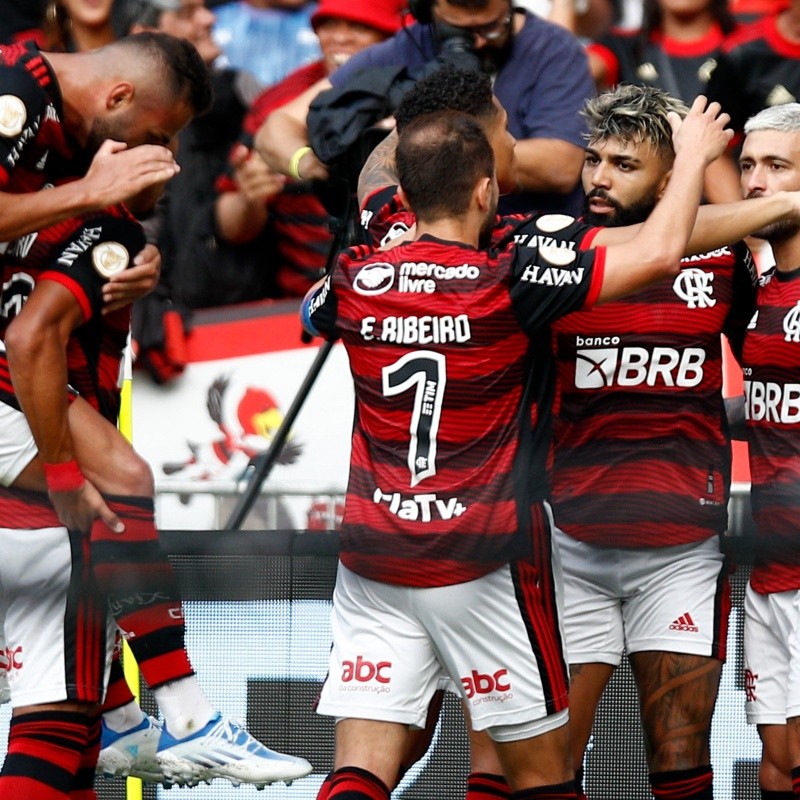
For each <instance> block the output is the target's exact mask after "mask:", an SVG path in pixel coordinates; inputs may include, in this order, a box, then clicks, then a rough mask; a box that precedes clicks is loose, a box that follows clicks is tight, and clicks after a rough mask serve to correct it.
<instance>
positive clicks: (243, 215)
mask: <svg viewBox="0 0 800 800" xmlns="http://www.w3.org/2000/svg"><path fill="white" fill-rule="evenodd" d="M311 24H312V25H313V26H314V30H315V31H316V32H317V36H318V37H319V42H320V47H321V49H322V58H321V59H320V60H319V61H316V62H314V63H313V64H310V65H308V66H306V67H301V68H300V69H298V70H296V71H295V72H293V73H292V74H291V75H289V76H288V77H286V78H285V79H284V80H283V81H281V82H280V83H278V84H277V85H276V86H273V87H271V88H270V89H267V90H266V91H264V92H263V93H262V94H260V95H259V96H258V97H257V98H256V100H255V102H254V103H253V105H252V107H251V108H250V111H249V112H248V114H247V116H246V117H245V120H244V124H243V126H242V130H243V137H242V139H241V140H240V142H239V143H238V144H237V145H236V146H235V147H234V149H233V150H232V152H231V164H230V166H231V170H230V171H229V173H227V174H226V175H225V176H223V177H222V178H221V179H220V180H219V181H218V182H217V188H218V190H219V191H220V195H219V197H218V198H217V202H216V222H217V230H218V233H219V238H221V239H223V240H225V241H227V242H230V243H232V244H244V243H249V242H252V241H253V239H255V238H256V237H257V236H259V235H260V234H261V233H262V231H264V228H265V226H267V229H268V235H269V237H270V241H271V244H272V245H273V247H274V251H272V252H271V255H272V256H273V260H268V259H267V257H266V254H265V256H264V259H263V262H262V268H263V269H264V270H265V271H270V272H272V273H273V274H274V275H275V277H276V283H277V286H276V289H277V295H279V296H283V297H302V296H303V295H304V294H305V293H306V291H308V289H309V288H310V287H311V285H312V284H313V283H314V282H315V281H316V280H317V279H318V278H319V277H320V274H321V270H322V269H323V268H324V265H325V261H326V256H327V253H328V249H329V247H330V244H331V234H330V230H329V222H330V219H329V216H328V213H327V212H326V210H325V208H324V207H323V206H322V203H321V202H320V200H319V199H318V198H317V197H316V195H315V194H314V193H313V191H312V190H311V186H310V184H309V183H307V182H304V181H299V180H292V179H289V180H288V182H287V181H286V179H285V178H284V177H283V176H282V175H279V174H278V173H275V172H273V171H272V170H271V169H270V168H269V167H268V166H267V165H266V163H265V162H264V161H263V159H262V158H261V156H259V155H258V153H257V152H256V151H255V150H253V149H252V142H253V136H254V135H255V134H256V132H257V131H258V129H259V128H260V127H261V125H263V123H264V121H265V120H266V119H267V117H268V116H269V115H270V114H271V113H272V112H273V111H274V110H275V109H276V108H279V107H280V106H282V105H283V104H285V103H287V102H289V101H291V100H293V99H294V98H295V97H297V95H299V94H301V93H302V92H304V91H305V90H306V89H308V88H309V87H310V86H313V85H314V84H316V83H317V82H318V81H319V80H321V79H322V78H325V77H326V76H328V75H330V74H331V72H333V71H334V70H335V69H336V68H337V67H339V66H341V65H342V64H344V63H345V62H346V61H347V60H348V59H349V58H350V57H351V56H353V55H354V54H355V53H357V52H359V51H361V50H363V49H364V48H366V47H369V46H370V45H373V44H375V43H377V42H379V41H382V40H383V39H386V38H387V37H388V36H390V35H391V34H393V33H395V32H396V31H397V30H399V29H400V10H399V8H398V3H397V0H322V2H321V3H320V4H319V7H318V8H317V10H316V12H315V13H314V15H313V16H312V17H311Z"/></svg>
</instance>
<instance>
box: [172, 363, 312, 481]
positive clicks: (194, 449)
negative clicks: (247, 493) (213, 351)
mask: <svg viewBox="0 0 800 800" xmlns="http://www.w3.org/2000/svg"><path fill="white" fill-rule="evenodd" d="M229 385H230V376H228V375H220V376H219V377H218V378H217V379H216V380H215V381H214V382H213V383H212V384H211V386H210V387H209V389H208V393H207V395H206V408H207V409H208V414H209V416H210V417H211V419H212V420H213V421H214V423H216V425H217V427H218V428H219V431H220V433H221V434H222V437H221V438H219V439H213V440H212V441H210V442H205V443H201V444H197V443H194V442H187V446H188V447H189V451H190V454H191V455H190V457H189V458H188V459H187V460H186V461H177V462H176V461H173V462H167V463H165V464H162V467H161V468H162V470H163V471H164V474H165V475H169V476H171V477H174V478H182V479H184V480H195V481H208V480H239V479H241V478H242V476H243V475H244V472H245V470H246V469H247V467H248V465H249V464H250V462H251V461H252V459H253V458H255V457H256V456H257V455H259V454H261V453H264V452H266V451H267V449H268V448H269V446H270V444H271V442H272V437H273V436H274V435H275V432H276V431H277V430H278V428H279V427H280V424H281V422H282V421H283V414H282V413H281V411H280V409H279V408H278V405H277V403H276V402H275V399H274V398H273V397H272V395H271V394H270V393H269V392H267V391H266V390H264V389H260V388H257V387H254V386H249V387H247V388H246V389H245V390H244V393H243V394H242V397H241V398H240V400H239V402H238V404H237V405H236V414H235V416H236V419H235V421H233V420H231V419H228V420H226V418H225V417H226V414H225V411H224V409H225V402H224V401H225V399H226V397H225V396H226V392H227V391H228V387H229ZM228 416H229V417H230V416H231V415H230V414H229V415H228ZM302 451H303V448H302V445H300V444H298V443H296V442H293V441H291V439H288V440H287V441H286V444H284V446H283V448H282V449H281V452H280V453H279V455H278V459H277V463H278V464H294V463H295V461H297V459H298V458H299V457H300V455H301V453H302Z"/></svg>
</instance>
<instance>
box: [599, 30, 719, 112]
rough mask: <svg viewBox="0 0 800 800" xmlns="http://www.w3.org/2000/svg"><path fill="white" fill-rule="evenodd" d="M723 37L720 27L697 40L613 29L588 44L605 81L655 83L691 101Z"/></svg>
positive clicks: (702, 87)
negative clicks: (601, 64)
mask: <svg viewBox="0 0 800 800" xmlns="http://www.w3.org/2000/svg"><path fill="white" fill-rule="evenodd" d="M723 39H724V36H723V33H722V31H721V30H720V28H719V26H717V25H714V26H713V27H712V28H711V30H709V32H708V33H707V34H706V35H705V36H702V37H701V38H699V39H694V40H691V41H684V40H678V39H671V38H669V37H667V36H664V35H663V34H662V33H661V32H660V31H654V32H653V33H652V34H651V35H650V37H649V38H647V39H645V38H644V37H643V35H642V33H641V31H638V30H633V31H631V30H616V29H615V30H612V31H610V32H609V33H608V34H606V35H605V36H603V37H602V38H601V39H600V40H599V41H597V42H594V43H592V44H590V45H589V47H588V51H589V53H590V54H592V55H594V56H595V57H597V58H599V59H600V60H601V61H602V62H603V64H604V65H605V68H606V75H607V83H608V84H609V85H610V86H615V85H616V84H619V83H627V84H633V85H638V86H656V87H658V88H659V89H662V90H663V91H665V92H668V93H669V94H671V95H673V96H675V97H678V98H681V99H682V100H685V101H687V102H688V103H690V104H691V102H692V101H693V100H694V98H695V97H697V95H698V94H705V92H706V85H707V84H708V79H709V77H710V76H711V72H712V70H713V69H714V66H715V65H716V57H717V54H718V53H719V50H720V47H721V46H722V42H723Z"/></svg>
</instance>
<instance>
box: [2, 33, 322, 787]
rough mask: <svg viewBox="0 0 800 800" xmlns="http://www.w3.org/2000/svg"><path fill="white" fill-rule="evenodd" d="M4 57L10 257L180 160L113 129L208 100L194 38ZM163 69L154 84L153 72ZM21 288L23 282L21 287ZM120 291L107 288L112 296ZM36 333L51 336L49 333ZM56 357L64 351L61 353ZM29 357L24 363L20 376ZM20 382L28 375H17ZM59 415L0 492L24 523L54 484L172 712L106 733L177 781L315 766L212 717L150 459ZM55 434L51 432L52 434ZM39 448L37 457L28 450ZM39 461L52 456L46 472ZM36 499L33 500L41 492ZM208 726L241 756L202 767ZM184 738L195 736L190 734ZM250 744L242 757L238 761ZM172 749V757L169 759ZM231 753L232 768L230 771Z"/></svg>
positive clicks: (119, 723)
mask: <svg viewBox="0 0 800 800" xmlns="http://www.w3.org/2000/svg"><path fill="white" fill-rule="evenodd" d="M0 55H2V57H3V58H4V59H5V66H3V67H2V68H0V84H2V87H3V89H4V90H6V91H7V93H6V94H4V95H2V97H1V98H0V99H1V100H2V104H4V105H3V109H2V110H3V112H4V113H3V116H2V120H3V124H4V125H5V126H6V127H5V130H4V131H2V132H3V133H4V134H5V136H4V137H3V138H2V139H0V152H2V153H3V162H2V164H3V169H2V170H0V179H2V186H3V188H4V189H5V191H3V192H0V223H2V224H0V231H1V232H2V233H5V234H7V235H9V236H10V237H12V238H14V237H15V236H17V237H20V238H15V239H14V241H13V242H11V243H10V244H9V245H8V246H7V247H6V249H5V256H4V260H5V261H8V260H9V259H10V258H11V257H12V256H17V255H19V254H20V253H21V254H23V255H24V254H27V251H28V248H29V247H31V246H32V245H33V244H34V243H35V242H36V240H37V236H38V233H37V232H36V230H35V227H34V229H33V230H32V229H31V226H36V225H46V224H48V223H49V222H52V221H54V220H63V219H64V218H65V217H66V218H71V217H74V215H75V212H76V211H85V210H87V209H94V208H95V206H96V204H98V203H99V202H103V203H108V202H109V201H113V200H114V199H115V198H119V197H128V196H130V195H133V194H135V193H137V192H138V191H140V190H141V189H142V188H144V187H148V186H151V185H153V184H158V183H161V182H163V181H164V180H166V179H168V178H170V177H172V176H173V175H174V174H175V166H174V162H173V160H172V154H171V152H170V151H169V149H168V148H167V147H162V146H158V147H153V146H151V145H146V144H145V145H142V146H141V147H138V146H137V147H133V148H131V149H130V150H127V149H126V148H125V145H124V144H115V143H114V141H107V139H108V137H117V138H119V139H121V140H123V141H124V142H127V143H128V144H130V145H139V144H141V143H147V142H160V143H162V144H168V143H170V142H171V141H172V139H173V137H174V135H175V134H176V133H177V131H178V130H179V129H180V127H182V126H183V125H184V124H185V123H186V122H187V121H188V119H189V117H190V116H192V115H193V114H194V113H198V112H201V111H203V110H205V108H206V107H207V105H208V102H209V100H210V92H209V85H208V73H207V68H206V67H205V65H204V64H203V62H202V60H201V59H200V57H199V55H198V54H197V51H196V50H195V48H194V47H193V46H191V45H190V44H188V43H187V42H183V41H182V40H179V39H176V38H173V37H170V36H165V35H163V34H142V35H139V36H134V37H129V38H127V39H124V40H121V41H120V42H118V43H115V44H114V45H109V46H108V47H107V48H104V49H103V50H100V51H95V52H93V53H86V54H48V56H47V57H46V58H45V57H44V56H43V55H42V54H40V53H39V52H38V51H37V50H36V49H35V48H34V47H33V46H17V47H15V48H2V49H0ZM155 75H157V76H160V80H154V76H155ZM103 142H104V143H103ZM95 150H96V155H95V158H94V160H92V161H91V165H90V166H89V169H88V172H87V173H86V176H85V177H84V178H80V179H78V180H75V181H73V182H71V183H66V184H64V185H61V184H60V183H59V185H56V186H55V187H54V188H49V189H47V190H46V191H42V192H34V191H33V190H34V189H37V188H39V187H41V186H42V185H43V184H44V183H45V182H47V181H50V182H53V183H58V181H57V180H56V177H57V176H59V175H63V172H64V170H65V167H66V165H68V166H69V168H70V169H73V168H76V166H77V167H79V166H80V164H81V160H82V159H84V160H87V161H88V160H89V159H90V157H91V155H92V153H94V152H95ZM90 241H91V240H87V246H88V242H90ZM112 273H113V271H110V272H109V274H112ZM121 274H124V271H123V272H122V273H121ZM112 282H113V278H112V279H111V280H110V281H106V282H104V286H103V288H102V291H103V292H104V296H106V297H107V295H106V294H105V293H106V290H107V287H108V285H109V284H110V283H112ZM46 285H47V284H46ZM18 289H19V287H18V286H15V287H14V288H13V291H14V292H16V291H17V290H18ZM28 289H30V286H29V287H28ZM8 291H9V292H11V291H12V289H8ZM48 293H52V283H51V284H50V286H49V288H44V287H43V289H42V291H41V292H40V296H41V294H45V295H46V294H48ZM118 298H119V296H118V295H116V296H114V295H112V300H113V301H114V302H117V301H118ZM62 299H63V298H62ZM15 302H16V301H15ZM47 307H48V308H51V309H54V311H53V316H52V317H50V318H47V317H46V315H42V316H40V317H39V318H38V320H37V321H38V322H39V323H40V324H45V323H47V324H50V325H56V326H58V325H64V322H63V319H64V318H63V317H60V316H59V313H66V312H64V309H63V308H60V307H59V305H58V302H57V300H54V301H53V305H52V306H50V305H48V306H47ZM84 310H86V309H84ZM15 311H16V307H15V306H14V305H13V304H11V305H7V306H6V307H5V309H4V316H5V317H6V322H7V321H8V316H9V314H10V313H14V312H15ZM28 318H29V319H30V317H28ZM40 342H41V343H42V344H44V343H47V344H52V342H51V341H50V340H49V339H47V338H45V337H44V335H42V338H41V339H40ZM51 355H52V354H51ZM55 357H57V358H58V357H62V358H63V353H57V354H56V355H55ZM32 363H33V362H28V361H25V360H23V361H22V362H18V364H17V373H18V374H19V373H20V372H22V371H24V370H25V368H27V367H30V365H31V364H32ZM30 379H31V380H32V381H33V382H34V383H35V384H36V385H40V386H41V385H42V384H45V385H48V383H47V382H48V381H49V382H51V384H49V385H53V386H56V387H59V386H60V387H61V388H60V389H58V388H56V389H55V390H54V391H55V394H54V395H53V396H52V398H51V400H54V402H57V401H58V400H59V399H61V400H63V398H64V397H65V394H64V392H65V391H66V390H65V386H66V383H65V382H64V384H63V385H62V384H61V382H60V379H61V373H59V372H52V371H47V370H45V371H42V372H40V373H36V374H34V375H33V376H31V377H30ZM16 380H17V382H19V381H23V380H25V378H24V377H23V376H22V375H19V377H18V378H17V379H16ZM6 383H7V384H8V379H6ZM7 388H9V387H7ZM17 391H20V390H19V388H18V387H17ZM34 394H35V397H34V399H33V400H32V401H30V400H29V405H28V408H27V409H25V411H26V414H28V415H29V416H30V415H31V414H34V415H35V414H36V413H37V411H39V410H40V409H41V408H43V407H44V406H42V405H41V404H40V401H43V400H44V397H45V395H44V394H42V393H41V392H40V391H37V392H35V393H34ZM48 396H49V395H48ZM64 402H65V401H64ZM104 410H106V411H107V410H108V407H106V408H105V409H104ZM62 411H63V413H64V414H66V416H64V417H63V418H62V417H59V419H60V420H61V424H66V427H64V428H59V427H58V426H55V425H54V420H53V419H50V420H48V419H45V422H47V423H48V424H49V425H50V427H49V428H48V429H46V430H44V431H39V439H38V440H36V441H35V444H34V443H33V442H26V443H24V449H23V451H22V453H23V455H22V457H21V459H20V460H18V461H17V462H16V463H14V464H13V468H12V469H11V470H9V471H7V472H5V473H4V475H3V484H4V485H10V484H12V483H13V489H4V490H0V495H1V496H0V502H2V503H3V504H4V506H5V507H6V508H8V509H11V510H10V511H9V518H11V519H16V520H25V519H26V516H24V515H26V514H30V513H33V512H32V511H31V507H30V504H29V503H27V502H24V503H22V504H21V506H22V508H21V507H20V501H19V497H18V496H15V492H17V491H19V490H32V491H35V492H43V491H45V490H47V489H48V488H49V489H50V502H51V503H52V504H53V506H54V507H55V509H56V513H57V516H58V519H59V520H60V521H61V523H62V524H64V525H66V526H67V527H68V528H71V529H72V528H74V529H77V530H83V531H91V537H92V541H93V546H94V550H95V556H94V559H93V562H94V565H95V570H96V574H97V577H98V579H99V580H100V582H101V583H102V588H103V589H105V590H107V592H108V593H109V594H110V595H111V609H112V612H113V613H114V616H115V619H116V621H117V623H118V625H119V626H120V628H121V629H122V630H123V631H124V632H125V633H126V635H127V636H128V638H129V640H130V641H131V646H132V649H133V651H134V654H135V655H136V657H137V660H138V661H139V663H140V666H141V668H142V672H143V674H144V676H145V678H146V680H147V682H148V684H149V685H150V686H151V687H152V688H154V690H155V694H156V696H157V697H158V700H159V705H160V707H161V709H162V711H163V713H164V715H165V719H166V721H167V726H166V729H165V730H164V731H158V732H157V734H158V735H157V736H156V735H155V733H154V732H153V730H152V726H151V725H150V724H149V723H148V721H147V720H146V719H143V718H142V714H141V712H140V711H139V710H138V709H137V708H135V707H134V705H133V704H129V705H128V706H127V707H126V708H123V709H121V710H120V711H119V712H118V713H117V714H115V715H113V716H112V715H110V716H109V717H107V718H106V721H107V722H108V723H109V724H110V725H111V724H113V726H114V727H113V728H112V730H113V731H114V732H115V733H117V734H119V735H120V736H123V735H124V736H125V737H126V743H127V744H126V746H127V745H130V746H131V747H134V749H136V748H138V747H139V746H140V745H141V744H142V742H141V741H137V742H130V741H129V740H128V738H127V737H128V736H130V735H134V736H140V737H146V738H147V739H148V741H149V742H152V741H153V740H154V739H158V746H159V748H160V750H162V751H163V752H164V753H165V754H166V752H167V751H168V750H169V751H170V752H171V754H172V756H174V757H175V759H177V763H174V764H172V766H171V770H172V772H173V773H174V774H175V777H176V778H178V779H181V780H187V781H189V782H193V781H196V780H199V779H203V778H205V779H209V778H211V777H214V776H216V775H223V776H227V777H231V778H232V779H234V780H250V779H253V780H254V781H259V782H264V781H267V782H268V781H269V780H281V779H283V778H284V777H285V778H286V779H289V780H290V779H292V778H293V777H298V774H297V773H298V771H300V772H303V774H305V773H306V772H307V771H308V770H309V769H310V767H309V765H308V764H307V762H305V761H302V760H300V761H298V760H295V759H291V758H289V757H286V759H283V758H282V757H281V756H280V755H279V754H274V753H271V752H270V751H266V749H265V748H261V749H259V748H260V745H259V746H258V747H255V745H254V744H253V740H252V738H251V737H249V735H247V734H246V732H243V731H240V730H239V729H238V728H231V727H230V726H228V725H227V723H226V721H224V720H222V721H219V720H218V719H217V718H216V712H215V711H214V709H213V707H211V705H210V704H209V702H208V700H207V699H206V698H205V695H204V694H203V693H202V691H201V690H200V687H199V685H198V683H197V680H196V677H195V676H194V673H193V671H192V668H191V664H190V662H189V659H188V656H187V654H186V652H185V648H184V623H183V616H182V611H181V607H180V600H179V598H178V595H177V591H176V588H175V586H174V580H173V578H172V576H171V572H170V569H169V564H168V562H167V561H166V558H165V556H164V554H163V552H162V551H161V550H160V548H159V546H158V534H157V531H156V529H155V525H154V518H153V507H152V494H153V486H152V475H151V474H150V471H149V469H148V468H147V466H146V465H145V464H144V462H143V461H142V460H141V459H139V458H138V457H136V456H135V454H133V451H131V450H129V449H126V448H125V446H124V445H122V444H120V443H119V442H118V440H116V439H113V438H112V439H108V438H107V436H108V435H107V434H103V432H102V431H103V430H104V428H103V425H102V424H100V422H101V421H102V420H99V417H100V415H98V414H97V412H96V411H93V410H92V409H91V408H90V406H89V405H88V404H86V403H85V402H84V401H82V400H76V401H75V402H72V403H71V404H70V405H69V408H67V407H66V406H64V408H63V409H62ZM44 416H45V417H47V412H45V415H44ZM109 418H111V417H110V415H109ZM65 421H66V422H65ZM33 424H34V425H35V424H36V422H35V421H34V422H33ZM8 430H9V431H10V428H9V429H8ZM5 432H6V431H4V433H5ZM51 435H52V436H53V437H54V438H52V439H50V438H47V437H50V436H51ZM42 437H46V438H47V441H45V440H44V439H43V438H42ZM99 442H105V443H106V445H107V446H100V445H99V444H98V443H99ZM114 442H117V447H114ZM37 453H38V455H39V457H37V458H34V456H35V455H36V454H37ZM43 465H48V466H47V468H46V469H44V468H43ZM87 479H88V480H87ZM98 489H99V491H98ZM29 499H30V500H31V503H32V504H33V505H35V504H36V503H35V501H36V496H35V495H34V496H31V497H30V498H29ZM41 499H42V498H41V497H39V501H40V502H41ZM23 508H27V509H28V510H27V511H24V510H23ZM12 514H13V516H12ZM4 518H5V517H4ZM120 564H124V565H125V566H124V568H121V567H120V566H119V565H120ZM154 564H156V567H155V568H154V566H153V565H154ZM120 574H122V576H123V578H124V580H121V579H120ZM161 578H163V581H164V583H163V585H162V586H161V589H160V591H152V587H153V584H154V581H157V580H158V579H161ZM218 722H219V725H218V724H217V723H218ZM212 733H213V734H220V735H222V736H223V738H224V739H225V740H226V741H227V743H228V744H227V745H226V746H227V747H228V748H229V750H231V749H232V750H233V751H235V752H233V753H231V752H228V753H227V754H226V755H225V757H224V758H222V759H221V760H222V761H223V762H224V763H222V764H217V763H215V764H214V766H213V769H211V771H207V770H206V768H205V764H206V763H207V760H206V757H205V755H203V756H202V760H203V766H201V765H199V764H198V763H196V759H197V758H200V757H201V756H200V755H198V753H199V752H200V751H202V750H203V749H204V747H205V742H206V741H207V740H208V737H209V736H210V735H211V734H212ZM118 738H119V737H118ZM187 739H191V741H189V742H188V743H187ZM248 747H250V751H249V752H248V756H247V758H243V755H244V752H243V751H246V750H247V748H248ZM178 752H180V753H181V755H180V757H178V756H177V755H176V754H177V753H178ZM168 758H169V757H168V756H166V755H165V757H164V758H163V759H162V760H168ZM232 762H237V764H234V766H233V768H232V769H231V768H230V764H231V763H232ZM267 762H269V763H267ZM281 763H282V765H283V766H282V767H281V766H280V764H281ZM243 765H247V766H243ZM284 772H285V775H284Z"/></svg>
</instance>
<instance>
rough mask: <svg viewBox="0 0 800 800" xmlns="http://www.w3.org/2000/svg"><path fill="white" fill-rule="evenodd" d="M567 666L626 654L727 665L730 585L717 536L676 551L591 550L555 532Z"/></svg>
mask: <svg viewBox="0 0 800 800" xmlns="http://www.w3.org/2000/svg"><path fill="white" fill-rule="evenodd" d="M555 541H556V543H557V545H558V549H559V552H560V554H561V562H562V566H563V570H564V628H565V630H566V636H567V653H568V654H569V661H570V664H587V663H603V664H612V665H614V666H616V665H618V664H619V663H620V660H621V659H622V654H623V652H624V651H627V652H628V653H636V652H641V651H643V650H657V651H663V652H670V653H688V654H691V655H699V656H710V657H713V658H718V659H720V660H723V661H724V659H725V646H726V644H727V631H728V614H729V612H730V584H729V580H728V569H727V565H726V563H725V557H724V556H723V554H722V553H721V552H720V549H719V541H718V539H717V537H716V536H714V537H711V538H710V539H706V540H705V541H703V542H696V543H691V544H686V545H679V546H677V547H651V548H646V549H645V548H627V547H626V548H622V547H597V546H596V545H591V544H587V543H586V542H581V541H579V540H577V539H573V538H572V537H571V536H568V535H567V534H565V533H564V532H563V531H561V530H558V529H556V531H555Z"/></svg>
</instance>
